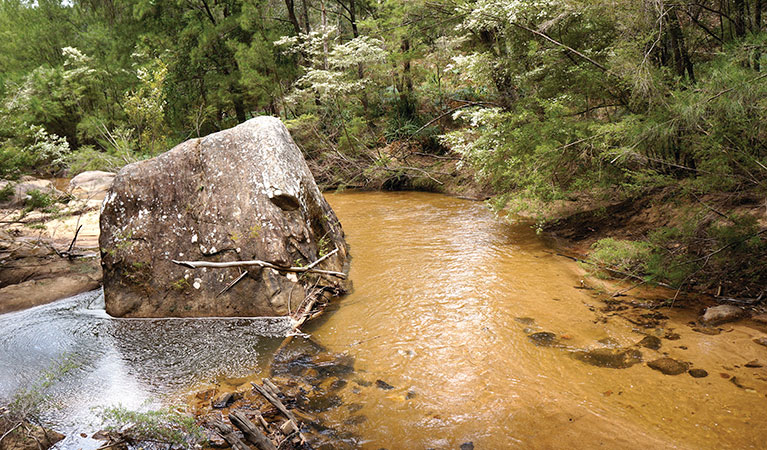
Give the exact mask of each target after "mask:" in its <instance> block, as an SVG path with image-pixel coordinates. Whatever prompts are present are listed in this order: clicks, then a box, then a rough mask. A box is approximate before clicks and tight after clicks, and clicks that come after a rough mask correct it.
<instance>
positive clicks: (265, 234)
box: [99, 117, 348, 317]
mask: <svg viewBox="0 0 767 450" xmlns="http://www.w3.org/2000/svg"><path fill="white" fill-rule="evenodd" d="M99 243H100V245H101V258H102V267H103V271H104V296H105V300H106V308H107V312H108V313H109V314H111V315H113V316H121V317H164V316H185V317H189V316H278V315H286V314H289V313H290V312H295V311H296V309H297V307H298V306H299V305H300V304H301V302H302V301H304V299H305V298H307V297H308V296H311V295H317V292H319V291H320V290H322V289H321V288H323V287H326V288H329V289H326V290H332V291H336V292H339V291H343V290H344V289H345V288H346V286H345V284H344V283H345V282H344V281H343V280H342V279H340V278H338V277H334V276H331V275H318V274H314V273H312V274H298V275H297V274H296V273H290V272H285V271H278V270H275V269H270V268H264V269H261V268H258V267H249V268H248V269H247V270H248V275H247V276H245V278H243V279H242V280H241V281H240V282H238V283H236V284H235V285H234V286H233V287H231V288H230V289H228V290H226V288H227V286H229V285H230V284H231V283H232V282H233V281H234V280H235V279H237V278H238V277H239V276H240V273H241V272H242V270H244V269H241V268H226V269H218V268H215V269H214V268H202V269H192V268H188V267H184V266H180V265H177V264H174V263H173V262H172V260H174V259H175V260H186V261H210V262H224V261H244V260H261V261H266V262H269V263H271V264H274V265H277V266H280V267H286V266H305V265H308V264H310V263H312V262H314V261H316V260H317V259H318V258H320V257H321V256H322V255H325V254H327V253H329V252H331V251H333V250H334V249H335V248H337V249H338V252H337V253H335V254H334V255H332V256H331V257H329V258H327V259H325V260H324V261H322V262H321V263H320V264H319V265H318V266H317V268H320V269H324V270H331V271H343V272H346V271H347V270H348V265H347V246H346V243H345V241H344V234H343V231H342V229H341V225H340V223H339V222H338V219H337V218H336V215H335V213H334V212H333V210H332V209H331V208H330V205H328V203H327V202H326V201H325V198H324V197H323V196H322V193H321V192H320V191H319V189H318V188H317V185H316V184H315V182H314V178H313V177H312V174H311V173H310V172H309V168H308V167H307V165H306V162H305V161H304V159H303V156H302V155H301V151H300V150H299V149H298V147H297V146H296V144H295V143H294V142H293V139H292V138H291V137H290V134H289V133H288V130H287V129H286V128H285V126H284V125H283V124H282V122H280V120H279V119H277V118H274V117H259V118H255V119H251V120H249V121H247V122H245V123H243V124H241V125H238V126H236V127H234V128H231V129H228V130H224V131H221V132H218V133H215V134H211V135H209V136H206V137H204V138H201V139H192V140H189V141H187V142H184V143H182V144H180V145H178V146H176V147H175V148H173V149H172V150H170V151H168V152H166V153H164V154H162V155H160V156H157V157H156V158H153V159H150V160H146V161H141V162H137V163H133V164H130V165H128V166H125V167H124V168H123V169H122V170H121V171H120V172H119V173H118V174H117V176H116V178H115V180H114V184H113V185H112V188H111V189H110V191H109V193H108V194H107V196H106V198H105V199H104V203H103V205H102V214H101V236H100V240H99ZM315 287H316V288H315Z"/></svg>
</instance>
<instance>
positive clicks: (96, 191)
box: [69, 170, 115, 200]
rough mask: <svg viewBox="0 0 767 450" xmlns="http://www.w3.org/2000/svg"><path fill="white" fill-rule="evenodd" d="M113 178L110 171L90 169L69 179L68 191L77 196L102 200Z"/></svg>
mask: <svg viewBox="0 0 767 450" xmlns="http://www.w3.org/2000/svg"><path fill="white" fill-rule="evenodd" d="M114 179H115V174H114V173H112V172H104V171H101V170H90V171H88V172H83V173H80V174H78V175H77V176H75V177H74V178H72V179H71V180H69V191H70V193H71V194H72V195H74V196H75V197H77V198H81V199H85V200H90V199H94V200H103V199H104V197H105V196H106V193H107V191H108V190H109V188H110V187H112V183H113V182H114Z"/></svg>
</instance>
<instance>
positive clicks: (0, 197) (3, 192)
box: [0, 183, 16, 203]
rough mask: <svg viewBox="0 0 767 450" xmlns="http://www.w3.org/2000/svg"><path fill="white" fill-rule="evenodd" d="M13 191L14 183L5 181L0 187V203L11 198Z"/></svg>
mask: <svg viewBox="0 0 767 450" xmlns="http://www.w3.org/2000/svg"><path fill="white" fill-rule="evenodd" d="M15 192H16V185H15V184H14V183H6V185H5V186H3V188H2V189H0V203H4V202H7V201H8V200H10V199H11V198H13V195H14V193H15Z"/></svg>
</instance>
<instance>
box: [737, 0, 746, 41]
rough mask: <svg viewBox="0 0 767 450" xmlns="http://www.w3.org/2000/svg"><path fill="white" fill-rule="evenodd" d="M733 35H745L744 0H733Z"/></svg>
mask: <svg viewBox="0 0 767 450" xmlns="http://www.w3.org/2000/svg"><path fill="white" fill-rule="evenodd" d="M735 35H736V36H738V37H739V38H742V37H743V36H745V35H746V1H745V0H735Z"/></svg>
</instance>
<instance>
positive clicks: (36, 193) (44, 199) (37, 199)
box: [24, 189, 56, 209]
mask: <svg viewBox="0 0 767 450" xmlns="http://www.w3.org/2000/svg"><path fill="white" fill-rule="evenodd" d="M27 196H28V198H27V199H26V200H25V201H24V205H25V206H26V207H27V208H28V209H45V208H48V207H49V206H51V205H53V204H54V203H56V200H55V199H54V198H53V197H52V196H51V194H48V193H46V192H42V191H40V190H38V189H33V190H31V191H29V192H27Z"/></svg>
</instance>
